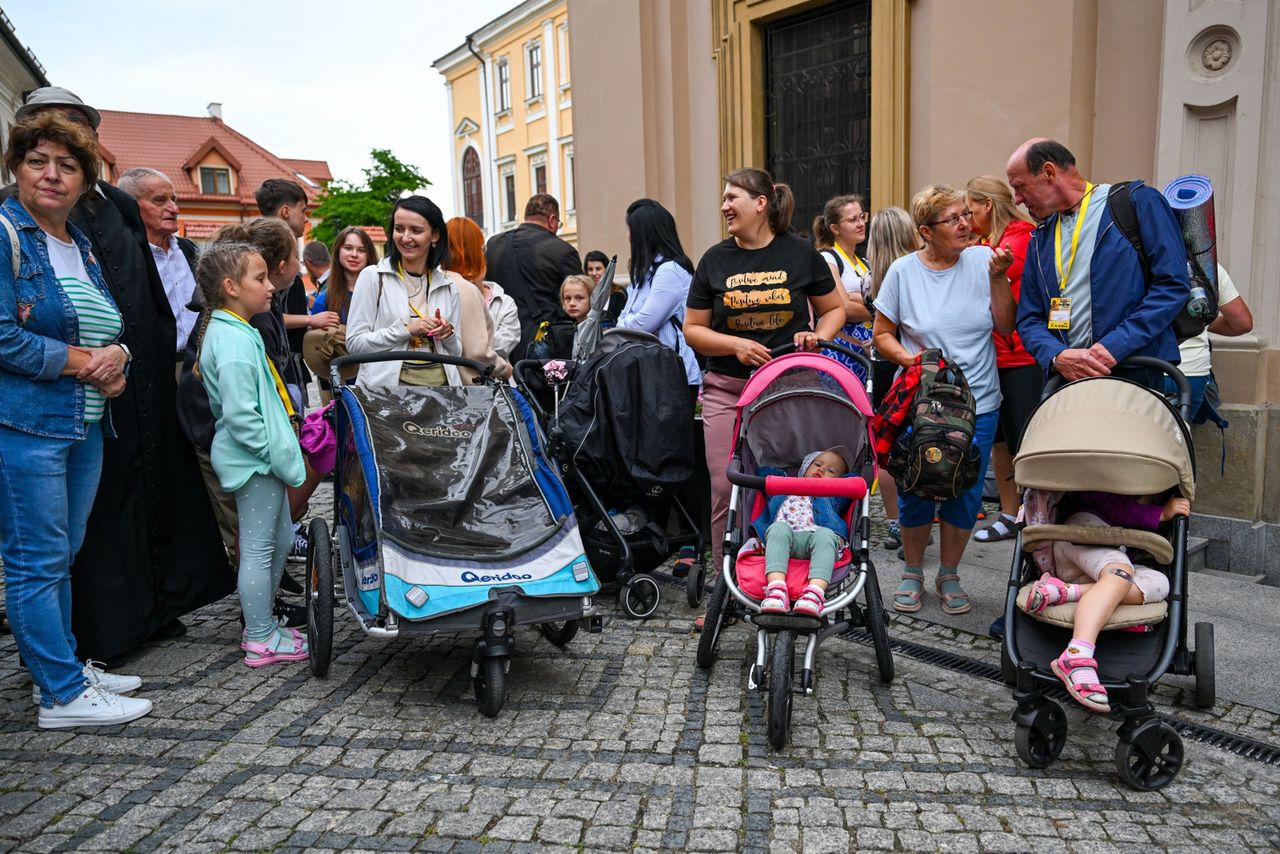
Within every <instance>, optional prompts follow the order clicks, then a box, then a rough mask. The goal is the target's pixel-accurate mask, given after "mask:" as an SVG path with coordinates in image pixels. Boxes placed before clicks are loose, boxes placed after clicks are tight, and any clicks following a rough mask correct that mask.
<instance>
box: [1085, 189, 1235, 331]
mask: <svg viewBox="0 0 1280 854" xmlns="http://www.w3.org/2000/svg"><path fill="white" fill-rule="evenodd" d="M1141 185H1142V182H1141V181H1121V182H1120V183H1118V184H1112V185H1111V190H1110V192H1108V193H1107V210H1108V211H1110V213H1111V219H1112V220H1113V221H1114V222H1115V224H1116V229H1117V230H1118V231H1119V232H1120V233H1121V234H1123V235H1124V236H1125V239H1126V240H1128V241H1129V242H1130V243H1131V244H1133V248H1134V249H1135V250H1136V251H1137V253H1138V261H1139V262H1140V263H1141V264H1142V275H1143V276H1144V277H1145V278H1146V280H1147V284H1148V285H1150V284H1151V262H1150V261H1149V260H1148V259H1147V253H1146V252H1145V251H1144V250H1143V247H1142V235H1141V234H1140V233H1139V231H1138V211H1137V209H1136V208H1135V207H1134V206H1133V199H1132V198H1131V194H1132V193H1133V190H1134V188H1135V187H1139V186H1141ZM1183 248H1184V249H1185V248H1186V244H1185V242H1184V244H1183ZM1186 254H1187V279H1188V280H1189V281H1190V283H1191V292H1190V293H1189V294H1188V295H1187V303H1186V305H1184V306H1183V307H1182V311H1180V312H1178V316H1177V317H1175V318H1174V319H1173V333H1174V335H1176V336H1177V337H1178V343H1179V344H1181V343H1182V342H1183V341H1186V340H1187V339H1188V338H1195V337H1196V336H1197V335H1199V334H1200V333H1202V332H1204V331H1205V330H1206V329H1208V328H1209V324H1210V323H1212V322H1213V320H1214V318H1216V317H1217V316H1218V286H1217V276H1216V273H1217V271H1216V270H1215V271H1214V273H1215V275H1214V277H1212V278H1210V277H1209V275H1207V274H1206V273H1205V270H1204V267H1202V266H1201V264H1200V262H1199V260H1198V259H1196V258H1195V257H1194V256H1193V255H1192V254H1191V253H1190V252H1187V253H1186Z"/></svg>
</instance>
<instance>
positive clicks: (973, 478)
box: [888, 350, 982, 501]
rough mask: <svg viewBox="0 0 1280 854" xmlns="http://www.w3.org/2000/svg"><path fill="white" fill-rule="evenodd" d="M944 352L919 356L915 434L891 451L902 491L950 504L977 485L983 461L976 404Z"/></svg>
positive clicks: (891, 470)
mask: <svg viewBox="0 0 1280 854" xmlns="http://www.w3.org/2000/svg"><path fill="white" fill-rule="evenodd" d="M943 362H944V360H943V359H942V351H941V350H925V351H924V353H922V354H921V356H920V387H919V389H918V390H917V391H916V396H915V399H914V400H913V401H912V403H911V424H910V430H904V431H902V434H901V435H900V436H899V437H898V441H897V443H896V444H895V445H894V447H893V450H891V451H890V452H889V460H888V469H889V473H890V474H892V475H893V477H894V480H896V481H897V482H898V489H900V490H901V491H903V492H905V493H907V494H908V495H914V496H916V497H917V498H924V499H926V500H930V501H947V500H949V499H952V498H955V497H957V496H959V495H960V494H961V493H962V492H964V491H965V490H966V489H968V488H969V487H971V486H973V485H974V484H975V483H977V482H978V469H979V467H980V466H981V464H982V458H981V456H980V452H979V450H978V446H977V445H975V444H974V442H973V434H974V429H975V427H976V425H977V420H978V414H977V404H976V403H975V401H974V399H973V393H972V392H970V391H969V383H968V382H967V381H966V380H965V378H964V372H963V371H961V370H960V367H959V366H958V365H955V364H952V363H950V362H945V366H940V363H943Z"/></svg>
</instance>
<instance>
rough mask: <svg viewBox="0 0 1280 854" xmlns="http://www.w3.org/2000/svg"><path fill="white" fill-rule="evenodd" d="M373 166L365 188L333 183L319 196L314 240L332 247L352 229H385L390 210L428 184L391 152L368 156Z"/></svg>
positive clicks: (366, 175) (367, 171)
mask: <svg viewBox="0 0 1280 854" xmlns="http://www.w3.org/2000/svg"><path fill="white" fill-rule="evenodd" d="M369 156H370V157H371V158H372V159H373V165H372V166H370V167H369V168H368V169H365V170H363V171H364V179H365V180H364V186H356V185H355V184H353V183H352V182H350V181H342V180H337V179H335V180H333V181H330V182H329V184H328V186H327V187H325V190H324V192H323V193H322V194H321V195H320V200H319V202H318V203H317V205H316V207H315V209H314V210H313V211H312V214H313V215H314V216H315V217H316V218H317V219H320V220H321V222H320V224H319V225H317V226H316V227H315V228H313V229H312V230H311V238H312V239H313V240H322V241H324V242H325V243H328V244H332V243H333V239H334V238H335V237H337V236H338V232H339V231H342V229H344V228H346V227H347V226H351V225H380V226H383V227H385V226H386V224H387V219H388V217H390V216H391V208H392V207H394V206H395V203H396V200H397V199H399V198H400V196H401V195H402V194H403V193H404V192H405V191H406V190H407V191H409V192H413V191H414V190H421V189H423V188H425V187H427V186H429V185H430V184H431V182H430V181H428V180H427V179H426V177H425V176H424V175H423V174H422V173H421V172H419V171H418V169H417V167H416V166H411V165H409V164H408V163H401V162H400V160H399V159H397V158H396V156H395V155H394V154H392V153H391V151H390V150H388V149H385V148H375V149H373V151H371V152H369Z"/></svg>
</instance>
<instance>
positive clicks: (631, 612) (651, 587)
mask: <svg viewBox="0 0 1280 854" xmlns="http://www.w3.org/2000/svg"><path fill="white" fill-rule="evenodd" d="M661 598H662V594H661V592H659V590H658V582H656V581H654V580H653V579H652V578H651V577H649V576H648V575H634V576H632V577H631V578H630V579H629V580H628V581H627V583H626V584H624V585H623V586H622V589H621V590H619V591H618V604H620V605H621V606H622V611H623V613H625V614H626V615H627V616H628V617H630V618H631V619H633V620H644V619H648V618H649V617H651V616H653V612H654V611H656V610H658V600H659V599H661Z"/></svg>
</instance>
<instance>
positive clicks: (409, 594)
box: [334, 385, 600, 628]
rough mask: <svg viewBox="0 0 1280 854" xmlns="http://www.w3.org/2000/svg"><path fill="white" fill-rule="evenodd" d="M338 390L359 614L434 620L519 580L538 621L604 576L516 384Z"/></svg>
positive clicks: (343, 514) (348, 557) (343, 538)
mask: <svg viewBox="0 0 1280 854" xmlns="http://www.w3.org/2000/svg"><path fill="white" fill-rule="evenodd" d="M339 399H340V405H339V406H337V407H336V408H335V409H336V419H335V428H336V430H337V438H338V451H339V453H338V465H337V468H336V469H335V472H334V477H335V487H336V490H337V492H338V497H337V501H338V508H337V511H338V520H339V548H340V550H341V557H342V565H343V567H344V575H346V576H347V579H346V580H347V589H348V591H349V594H353V595H352V598H353V600H354V601H353V605H354V606H355V608H356V610H357V615H358V616H361V617H362V618H364V617H366V616H368V617H373V618H378V617H386V616H388V612H390V614H391V615H394V617H395V618H396V620H397V621H400V620H407V621H411V622H420V621H428V620H434V619H437V618H441V617H444V616H446V615H458V614H459V613H460V612H464V611H466V610H467V609H471V608H474V607H475V606H477V605H482V604H483V603H485V602H487V601H488V600H490V599H491V598H493V597H495V596H496V595H498V594H499V593H504V592H514V593H517V594H519V596H520V597H521V601H522V603H527V606H528V610H529V613H528V614H521V613H519V612H517V615H516V618H517V622H519V623H530V622H538V621H540V620H545V619H549V618H550V615H551V614H552V613H553V611H554V610H555V609H556V608H557V607H560V606H563V605H567V604H569V602H568V601H566V600H575V601H574V609H575V610H577V611H579V612H580V611H581V608H582V607H583V599H582V597H589V596H591V595H592V594H594V593H596V592H597V591H598V590H599V586H600V585H599V582H598V581H597V580H596V577H595V574H594V573H593V572H592V570H591V567H590V566H589V564H588V561H587V557H586V555H585V553H584V551H583V547H582V540H581V537H580V536H579V534H578V528H577V524H576V521H575V519H574V516H573V508H572V506H571V505H570V503H569V499H568V496H567V494H566V493H565V490H564V486H563V484H562V483H561V482H560V479H559V477H558V476H557V475H556V473H555V471H554V469H553V468H552V466H551V465H550V464H549V462H548V461H547V459H546V457H545V456H544V454H543V440H542V437H541V435H540V433H539V429H538V426H537V423H536V421H535V420H534V418H533V415H532V412H531V411H530V409H529V406H528V404H527V402H526V401H525V400H524V399H523V398H522V397H521V396H520V394H519V393H518V392H516V391H515V390H514V389H510V388H508V387H505V386H496V385H475V386H469V387H447V386H446V387H437V388H430V387H394V388H364V387H361V386H343V387H342V388H341V390H340V392H339ZM353 588H354V590H353ZM556 599H559V600H560V601H559V603H557V602H556V601H555V600H556ZM539 605H542V606H543V607H539ZM522 607H523V606H522ZM361 612H363V613H361ZM566 616H568V615H567V614H566ZM445 622H454V621H453V620H446V621H445ZM459 627H460V628H461V626H459Z"/></svg>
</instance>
